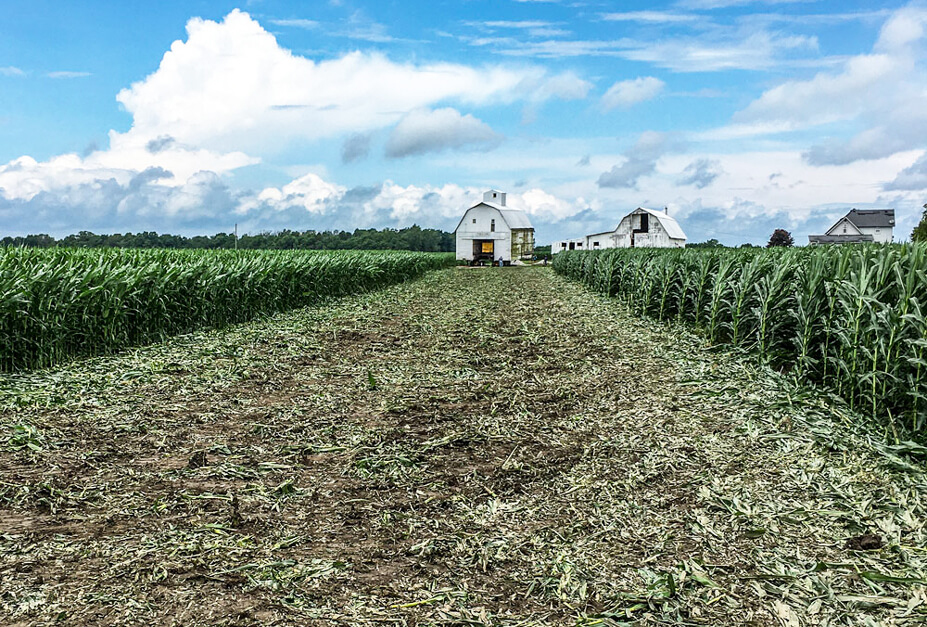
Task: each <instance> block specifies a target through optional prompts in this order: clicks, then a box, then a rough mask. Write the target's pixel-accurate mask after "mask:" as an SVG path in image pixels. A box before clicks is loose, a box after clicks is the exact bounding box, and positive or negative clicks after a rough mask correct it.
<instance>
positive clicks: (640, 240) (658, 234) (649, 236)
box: [586, 207, 686, 250]
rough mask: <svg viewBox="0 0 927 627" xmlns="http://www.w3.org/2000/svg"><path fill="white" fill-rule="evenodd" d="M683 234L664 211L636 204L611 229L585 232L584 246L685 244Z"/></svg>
mask: <svg viewBox="0 0 927 627" xmlns="http://www.w3.org/2000/svg"><path fill="white" fill-rule="evenodd" d="M685 246H686V234H685V232H683V230H682V227H681V226H679V223H678V222H676V220H675V219H674V218H671V217H670V215H669V214H668V213H667V212H666V210H664V211H656V210H654V209H645V208H644V207H638V208H637V209H635V210H634V211H632V212H631V213H629V214H628V215H626V216H625V217H623V218H622V219H621V222H619V223H618V226H617V227H616V228H615V230H614V231H605V232H604V233H594V234H592V235H587V236H586V250H597V249H600V248H685Z"/></svg>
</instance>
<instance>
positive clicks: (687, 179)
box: [676, 159, 724, 189]
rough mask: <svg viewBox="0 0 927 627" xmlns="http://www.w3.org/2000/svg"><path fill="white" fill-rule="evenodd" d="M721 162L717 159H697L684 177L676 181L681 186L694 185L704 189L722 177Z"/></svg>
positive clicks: (683, 174) (687, 167)
mask: <svg viewBox="0 0 927 627" xmlns="http://www.w3.org/2000/svg"><path fill="white" fill-rule="evenodd" d="M723 173H724V171H723V170H722V169H721V162H720V161H718V160H715V159H697V160H695V161H693V162H692V163H690V164H689V165H687V166H686V169H685V170H683V171H682V176H680V177H679V179H678V180H677V181H676V182H677V183H678V184H679V185H694V186H695V187H697V188H698V189H704V188H706V187H708V186H709V185H711V184H712V183H713V182H714V181H715V179H717V178H718V177H719V176H721V175H722V174H723Z"/></svg>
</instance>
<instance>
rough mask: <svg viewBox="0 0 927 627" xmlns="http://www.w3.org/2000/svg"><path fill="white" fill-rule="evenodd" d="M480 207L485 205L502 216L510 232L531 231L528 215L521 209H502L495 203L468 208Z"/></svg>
mask: <svg viewBox="0 0 927 627" xmlns="http://www.w3.org/2000/svg"><path fill="white" fill-rule="evenodd" d="M480 205H486V206H487V207H492V208H493V209H495V210H496V211H498V212H499V215H501V216H502V219H503V220H504V221H505V224H506V226H508V227H509V229H511V230H515V229H533V228H534V227H533V226H531V220H529V219H528V214H527V213H525V212H524V211H522V210H521V209H509V208H508V207H503V206H501V205H497V204H496V203H492V202H486V201H485V200H484V201H480V202H478V203H476V204H475V205H473V206H472V207H470V209H476V208H477V207H479V206H480ZM470 209H467V210H466V211H464V214H463V216H461V218H460V222H458V223H457V229H459V228H460V225H461V224H463V221H464V219H465V218H466V217H467V213H469V212H470ZM457 229H454V232H455V233H456V232H457Z"/></svg>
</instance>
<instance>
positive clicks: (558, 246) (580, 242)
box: [550, 237, 586, 254]
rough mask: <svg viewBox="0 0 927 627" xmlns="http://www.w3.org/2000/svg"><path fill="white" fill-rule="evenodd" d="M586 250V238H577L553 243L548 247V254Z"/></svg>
mask: <svg viewBox="0 0 927 627" xmlns="http://www.w3.org/2000/svg"><path fill="white" fill-rule="evenodd" d="M585 249H586V238H585V237H577V238H574V239H562V240H560V241H557V242H554V243H553V244H551V245H550V252H551V254H553V253H559V252H560V251H563V250H585Z"/></svg>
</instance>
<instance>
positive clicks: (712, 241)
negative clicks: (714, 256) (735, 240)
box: [686, 238, 724, 248]
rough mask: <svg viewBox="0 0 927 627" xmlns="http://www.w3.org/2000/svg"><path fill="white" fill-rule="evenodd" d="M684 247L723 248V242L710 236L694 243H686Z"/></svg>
mask: <svg viewBox="0 0 927 627" xmlns="http://www.w3.org/2000/svg"><path fill="white" fill-rule="evenodd" d="M686 248H724V244H722V243H721V242H719V241H718V240H716V239H715V238H711V239H710V240H707V241H705V242H696V243H694V244H686Z"/></svg>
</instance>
